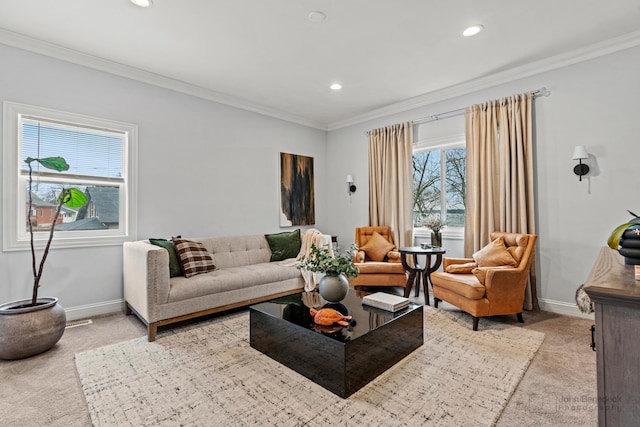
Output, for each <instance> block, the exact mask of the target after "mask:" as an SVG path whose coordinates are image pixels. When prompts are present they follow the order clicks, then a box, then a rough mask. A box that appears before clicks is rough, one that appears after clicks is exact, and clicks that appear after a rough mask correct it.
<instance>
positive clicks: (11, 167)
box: [2, 101, 137, 250]
mask: <svg viewBox="0 0 640 427" xmlns="http://www.w3.org/2000/svg"><path fill="white" fill-rule="evenodd" d="M4 110H5V114H4V122H3V123H4V132H3V136H4V138H3V152H4V157H3V159H2V164H3V168H4V170H3V188H4V191H5V193H4V194H5V195H10V196H7V197H5V198H4V200H3V204H4V205H5V212H8V215H6V216H5V217H4V220H3V230H4V239H3V248H4V250H20V249H26V248H28V247H29V241H30V236H29V225H30V224H31V226H32V227H33V230H34V231H35V239H34V240H35V243H36V244H37V245H39V244H43V243H44V242H46V239H47V237H48V234H49V232H50V230H51V229H52V228H53V229H54V230H55V232H56V238H55V240H54V244H55V245H57V246H91V245H105V244H118V243H121V242H123V241H126V240H131V239H132V238H135V231H136V230H135V228H136V225H135V214H136V209H135V203H134V202H133V201H134V200H135V192H136V184H135V183H136V179H135V178H136V177H135V174H132V173H131V171H132V170H135V161H136V148H135V147H136V145H137V126H135V125H132V124H128V123H122V122H115V121H110V120H105V119H99V118H95V117H89V116H83V115H79V114H74V113H66V112H62V111H56V110H50V109H46V108H40V107H34V106H28V105H23V104H16V103H12V102H7V101H5V102H4ZM58 156H59V157H63V158H64V159H65V160H66V162H67V163H68V164H69V169H68V170H67V171H62V172H58V171H55V170H51V169H47V168H45V167H44V166H42V165H41V164H40V163H38V162H31V166H32V168H33V169H32V172H31V175H32V178H33V182H32V185H31V188H30V187H29V165H28V164H27V163H26V162H25V160H26V159H27V158H28V157H31V158H40V159H42V158H47V157H58ZM71 187H75V188H76V189H78V190H80V191H82V192H83V193H84V194H85V196H86V197H87V203H86V204H85V205H84V206H82V207H79V208H73V209H72V208H68V207H63V208H62V211H61V213H60V215H59V216H58V218H56V217H55V214H56V208H57V199H58V196H59V195H60V193H61V191H62V189H63V188H71ZM30 199H31V202H32V203H31V204H32V208H31V211H29V200H30Z"/></svg>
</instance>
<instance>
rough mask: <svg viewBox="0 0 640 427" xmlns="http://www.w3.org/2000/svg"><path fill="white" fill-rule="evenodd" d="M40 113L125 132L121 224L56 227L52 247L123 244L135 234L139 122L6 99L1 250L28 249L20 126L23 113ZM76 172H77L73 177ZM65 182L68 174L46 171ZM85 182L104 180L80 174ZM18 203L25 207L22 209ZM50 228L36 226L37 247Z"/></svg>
mask: <svg viewBox="0 0 640 427" xmlns="http://www.w3.org/2000/svg"><path fill="white" fill-rule="evenodd" d="M23 116H26V117H36V118H40V119H42V120H49V121H54V122H61V123H65V124H68V125H71V126H79V127H88V128H94V129H104V130H108V131H111V132H117V133H122V134H123V135H124V138H123V144H124V146H123V148H122V154H123V170H122V178H123V183H122V184H121V185H120V189H121V191H120V215H119V220H120V221H122V222H123V224H121V225H120V227H119V229H117V230H116V229H105V230H82V231H76V230H74V231H60V230H58V231H56V232H55V237H54V239H53V241H52V244H51V246H52V247H54V248H71V247H93V246H111V245H121V244H122V243H123V242H125V241H131V240H136V239H137V204H136V202H135V201H136V200H137V187H138V185H137V184H138V177H137V173H136V171H137V169H138V168H137V146H138V126H137V125H135V124H130V123H124V122H118V121H114V120H108V119H102V118H97V117H91V116H87V115H83V114H77V113H69V112H64V111H59V110H54V109H50V108H44V107H36V106H32V105H26V104H20V103H16V102H10V101H4V102H3V141H2V154H3V156H2V167H3V171H2V176H3V185H2V191H3V197H2V199H3V204H2V205H3V221H2V230H3V239H2V240H3V251H5V252H7V251H21V250H27V249H30V242H29V232H28V231H27V232H26V233H24V232H21V231H20V228H19V226H18V225H19V224H20V223H21V222H22V221H23V220H24V222H22V223H23V224H26V220H27V212H26V211H27V209H24V206H25V204H26V203H27V197H26V194H25V191H24V187H22V185H23V183H24V179H23V178H21V169H22V163H23V162H24V160H23V159H22V139H21V138H22V129H21V128H20V123H21V118H22V117H23ZM71 178H73V177H71ZM49 181H51V182H67V181H69V177H67V178H65V176H64V175H61V176H60V177H55V176H52V177H51V179H50V178H49V176H47V182H49ZM82 183H83V184H88V185H91V184H98V183H99V184H102V185H104V182H101V181H99V180H96V181H94V182H92V181H91V180H87V179H82ZM21 206H22V208H21ZM20 209H21V210H22V211H23V213H20ZM47 238H48V232H46V231H42V232H36V233H35V234H34V244H35V246H36V248H44V246H45V244H46V240H47Z"/></svg>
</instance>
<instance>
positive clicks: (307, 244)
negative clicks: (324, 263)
mask: <svg viewBox="0 0 640 427" xmlns="http://www.w3.org/2000/svg"><path fill="white" fill-rule="evenodd" d="M311 245H316V247H318V248H321V247H326V248H328V249H329V255H331V256H334V253H333V245H332V244H331V236H330V235H328V234H322V233H321V232H320V230H317V229H315V228H310V229H308V230H305V231H304V233H303V234H302V245H301V246H300V253H299V254H298V258H300V257H301V256H303V255H304V256H309V255H311ZM300 272H301V273H302V278H303V279H304V290H305V291H307V292H311V291H313V290H314V289H315V288H316V285H317V284H318V283H320V279H322V278H323V277H324V275H325V274H324V273H314V272H312V271H308V270H300Z"/></svg>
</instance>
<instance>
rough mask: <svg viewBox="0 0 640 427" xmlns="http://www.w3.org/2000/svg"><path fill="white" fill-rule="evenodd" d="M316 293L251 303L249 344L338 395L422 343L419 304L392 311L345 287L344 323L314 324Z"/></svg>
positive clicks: (350, 391) (318, 300) (319, 304)
mask: <svg viewBox="0 0 640 427" xmlns="http://www.w3.org/2000/svg"><path fill="white" fill-rule="evenodd" d="M310 305H312V306H316V307H317V308H321V307H322V306H323V301H322V300H321V298H320V296H319V295H318V294H317V293H310V292H303V293H300V294H295V295H290V296H287V297H282V298H277V299H274V300H271V301H267V302H264V303H260V304H256V305H252V306H251V307H250V309H249V313H250V343H251V347H253V348H255V349H256V350H258V351H260V352H262V353H264V354H266V355H267V356H269V357H271V358H272V359H274V360H276V361H278V362H280V363H282V364H283V365H285V366H287V367H289V368H291V369H293V370H294V371H296V372H298V373H300V374H302V375H304V376H305V377H307V378H309V379H310V380H311V381H313V382H315V383H317V384H319V385H321V386H322V387H324V388H326V389H327V390H329V391H331V392H333V393H335V394H337V395H338V396H340V397H343V398H346V397H349V396H350V395H351V394H353V393H354V392H356V391H358V390H359V389H360V388H362V387H363V386H364V385H366V384H367V383H369V382H370V381H371V380H373V379H374V378H375V377H377V376H378V375H380V374H381V373H382V372H384V371H386V370H387V369H389V368H390V367H391V366H393V365H394V364H396V363H397V362H399V361H400V360H402V359H403V358H404V357H405V356H407V355H408V354H409V353H411V352H412V351H413V350H415V349H416V348H418V347H420V346H421V345H422V343H423V307H422V304H415V303H410V305H409V307H408V308H405V309H403V310H401V311H398V312H395V313H392V312H389V311H385V310H379V309H376V308H373V307H369V306H366V305H363V304H362V300H361V299H360V298H359V297H358V295H357V294H356V292H355V291H354V290H353V289H351V290H349V294H347V297H346V298H345V299H344V300H343V301H342V302H341V303H340V304H334V305H331V304H329V305H327V306H330V307H332V308H335V309H337V310H338V311H341V312H343V313H344V312H348V314H349V315H351V316H353V321H352V322H351V324H350V325H349V326H347V327H343V328H340V327H333V328H331V327H318V326H317V325H314V323H313V319H312V317H311V314H310V313H309V306H310Z"/></svg>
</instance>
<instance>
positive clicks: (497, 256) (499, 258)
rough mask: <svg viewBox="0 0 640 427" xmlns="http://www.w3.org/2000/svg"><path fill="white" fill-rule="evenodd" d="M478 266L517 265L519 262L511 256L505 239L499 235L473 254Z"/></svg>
mask: <svg viewBox="0 0 640 427" xmlns="http://www.w3.org/2000/svg"><path fill="white" fill-rule="evenodd" d="M473 259H474V260H475V261H476V263H478V267H499V266H510V267H516V266H517V265H518V262H517V261H516V260H515V259H514V258H513V257H512V256H511V254H510V253H509V251H508V250H507V247H506V246H505V244H504V239H503V238H502V237H498V238H497V239H496V240H494V241H493V242H491V243H489V244H488V245H487V246H485V247H484V248H482V249H480V250H479V251H478V252H476V253H475V254H473Z"/></svg>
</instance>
